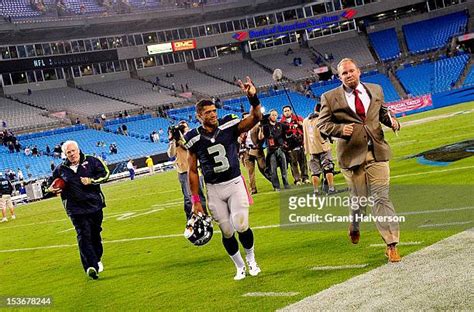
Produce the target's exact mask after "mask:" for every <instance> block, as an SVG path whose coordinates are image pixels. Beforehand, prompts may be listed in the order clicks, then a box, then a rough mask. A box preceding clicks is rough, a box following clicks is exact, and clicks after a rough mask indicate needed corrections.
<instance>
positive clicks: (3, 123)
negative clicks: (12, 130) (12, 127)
mask: <svg viewBox="0 0 474 312" xmlns="http://www.w3.org/2000/svg"><path fill="white" fill-rule="evenodd" d="M2 127H3V128H6V127H7V122H6V121H5V120H2Z"/></svg>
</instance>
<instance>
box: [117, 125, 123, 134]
mask: <svg viewBox="0 0 474 312" xmlns="http://www.w3.org/2000/svg"><path fill="white" fill-rule="evenodd" d="M122 131H123V130H122V127H121V126H118V127H117V134H123V132H122Z"/></svg>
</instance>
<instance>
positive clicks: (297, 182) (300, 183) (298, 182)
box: [295, 181, 303, 185]
mask: <svg viewBox="0 0 474 312" xmlns="http://www.w3.org/2000/svg"><path fill="white" fill-rule="evenodd" d="M295 184H296V185H302V184H303V182H301V181H296V182H295Z"/></svg>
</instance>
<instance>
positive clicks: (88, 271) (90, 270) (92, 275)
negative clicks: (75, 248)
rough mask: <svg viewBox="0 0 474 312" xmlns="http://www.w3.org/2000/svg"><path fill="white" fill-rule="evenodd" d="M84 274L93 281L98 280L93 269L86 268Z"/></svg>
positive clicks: (97, 275)
mask: <svg viewBox="0 0 474 312" xmlns="http://www.w3.org/2000/svg"><path fill="white" fill-rule="evenodd" d="M86 274H87V276H89V277H90V278H92V279H95V280H96V279H98V278H99V274H97V271H96V270H95V268H94V267H90V268H87V272H86Z"/></svg>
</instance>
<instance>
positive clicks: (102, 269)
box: [97, 261, 104, 273]
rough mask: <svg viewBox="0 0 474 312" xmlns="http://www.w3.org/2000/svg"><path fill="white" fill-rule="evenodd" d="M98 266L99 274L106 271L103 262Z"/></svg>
mask: <svg viewBox="0 0 474 312" xmlns="http://www.w3.org/2000/svg"><path fill="white" fill-rule="evenodd" d="M97 266H98V267H99V273H100V272H103V271H104V265H103V264H102V261H99V262H98V263H97Z"/></svg>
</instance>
